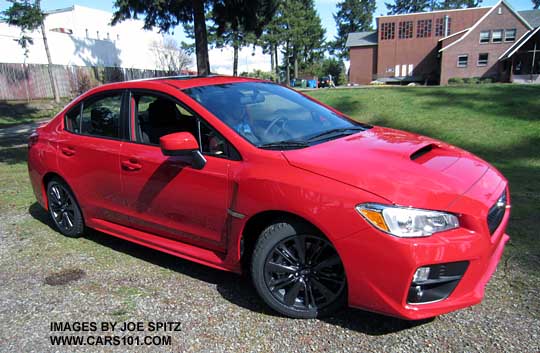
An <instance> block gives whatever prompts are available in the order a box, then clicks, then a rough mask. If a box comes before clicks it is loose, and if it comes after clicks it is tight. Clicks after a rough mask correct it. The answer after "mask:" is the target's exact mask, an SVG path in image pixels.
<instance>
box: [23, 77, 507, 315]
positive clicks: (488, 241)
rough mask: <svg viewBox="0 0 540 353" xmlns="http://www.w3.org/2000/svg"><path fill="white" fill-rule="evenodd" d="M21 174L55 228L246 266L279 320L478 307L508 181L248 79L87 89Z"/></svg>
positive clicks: (464, 156)
mask: <svg viewBox="0 0 540 353" xmlns="http://www.w3.org/2000/svg"><path fill="white" fill-rule="evenodd" d="M28 169H29V173H30V179H31V181H32V186H33V189H34V193H35V195H36V198H37V200H38V201H39V203H40V204H41V205H42V206H43V207H45V208H46V209H47V210H48V211H49V213H50V215H51V218H52V219H53V221H54V223H55V225H56V226H57V228H58V230H59V231H60V232H61V233H62V234H64V235H66V236H73V237H76V236H80V235H82V234H83V232H84V229H85V227H90V228H93V229H97V230H99V231H102V232H105V233H108V234H111V235H113V236H117V237H120V238H123V239H126V240H129V241H132V242H135V243H138V244H141V245H144V246H147V247H150V248H153V249H157V250H161V251H163V252H166V253H169V254H173V255H176V256H179V257H182V258H186V259H189V260H192V261H195V262H199V263H202V264H205V265H208V266H211V267H215V268H218V269H222V270H226V271H234V272H238V273H240V272H242V271H247V272H250V273H251V277H252V278H253V283H254V286H255V288H256V290H257V292H258V293H259V295H260V296H261V298H262V299H263V300H264V301H265V302H266V303H267V304H268V305H269V306H270V307H271V308H273V309H274V310H276V311H278V312H279V313H282V314H284V315H287V316H290V317H297V318H312V317H317V316H322V315H327V314H329V313H332V312H333V311H334V310H336V309H337V308H339V307H340V306H342V305H344V304H348V305H350V306H353V307H358V308H362V309H365V310H370V311H374V312H379V313H383V314H387V315H392V316H397V317H402V318H407V319H421V318H427V317H433V316H436V315H440V314H443V313H447V312H450V311H452V310H456V309H460V308H464V307H467V306H471V305H474V304H477V303H479V302H480V301H481V300H482V297H483V294H484V287H485V285H486V283H487V282H488V280H489V278H490V277H491V275H492V273H493V272H494V271H495V268H496V266H497V263H498V262H499V259H500V257H501V255H502V252H503V249H504V246H505V243H506V242H507V241H508V239H509V238H508V235H506V234H505V229H506V226H507V223H508V218H509V214H510V212H509V208H510V206H509V193H508V187H507V184H508V183H507V181H506V179H505V178H504V177H503V176H502V175H501V174H500V173H499V172H498V171H497V170H495V169H494V168H493V167H492V166H490V165H489V164H488V163H486V162H484V161H482V160H481V159H479V158H477V157H475V156H473V155H472V154H470V153H468V152H466V151H463V150H461V149H459V148H456V147H453V146H450V145H448V144H445V143H443V142H440V141H437V140H433V139H430V138H427V137H423V136H418V135H414V134H410V133H407V132H403V131H397V130H392V129H387V128H382V127H377V126H370V125H366V124H362V123H359V122H356V121H354V120H352V119H350V118H348V117H347V116H345V115H343V114H342V113H340V112H338V111H336V110H335V109H332V108H331V107H328V106H326V105H324V104H322V103H319V102H317V101H315V100H314V99H312V98H310V97H307V96H304V95H302V94H301V93H298V92H296V91H294V90H291V89H288V88H286V87H282V86H280V85H276V84H273V83H270V82H265V81H258V80H252V79H243V78H231V77H200V78H190V79H185V78H167V79H155V80H143V81H133V82H123V83H115V84H109V85H105V86H101V87H98V88H95V89H92V90H91V91H89V92H87V93H85V94H84V95H82V96H80V97H78V98H77V99H75V100H74V101H73V102H72V103H70V104H69V105H68V106H67V107H66V108H65V109H64V110H63V111H62V112H60V113H59V114H58V115H57V116H56V117H55V118H54V119H53V120H52V121H51V122H49V123H48V124H47V125H45V126H43V127H40V128H39V129H37V131H36V132H35V133H34V134H33V135H32V136H31V138H30V141H29V156H28Z"/></svg>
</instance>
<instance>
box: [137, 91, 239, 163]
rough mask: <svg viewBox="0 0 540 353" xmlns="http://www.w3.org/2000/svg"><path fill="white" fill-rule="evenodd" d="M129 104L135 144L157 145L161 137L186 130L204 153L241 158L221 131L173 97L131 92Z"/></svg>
mask: <svg viewBox="0 0 540 353" xmlns="http://www.w3.org/2000/svg"><path fill="white" fill-rule="evenodd" d="M132 107H134V111H133V112H132V114H133V115H134V117H133V118H134V122H135V126H134V129H135V138H136V141H137V142H139V143H143V144H146V145H155V146H158V145H159V138H160V137H161V136H165V135H168V134H172V133H175V132H189V133H191V134H192V135H193V136H195V138H196V139H197V140H199V146H200V149H201V152H202V153H203V154H204V155H207V156H213V157H219V158H228V159H233V160H240V159H241V158H240V154H239V153H238V151H237V150H236V149H235V148H234V147H233V146H232V145H231V144H230V143H229V142H227V140H225V138H224V137H223V136H221V134H219V133H218V132H217V131H216V130H215V129H214V128H212V127H211V126H210V125H209V124H208V123H206V122H205V121H203V120H202V119H200V118H199V117H198V116H195V115H194V114H193V113H192V112H191V111H189V110H188V109H186V108H185V107H184V106H182V105H181V104H178V103H177V102H176V101H174V100H173V99H170V98H166V97H164V96H161V95H157V94H156V95H153V94H149V93H142V94H133V95H132ZM199 126H200V134H199Z"/></svg>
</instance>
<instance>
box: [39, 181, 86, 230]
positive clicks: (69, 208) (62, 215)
mask: <svg viewBox="0 0 540 353" xmlns="http://www.w3.org/2000/svg"><path fill="white" fill-rule="evenodd" d="M47 201H48V205H49V214H50V215H51V218H52V220H53V222H54V224H55V225H56V228H57V229H58V230H59V231H60V233H62V234H64V235H66V236H68V237H78V236H81V235H82V233H83V231H84V221H83V218H82V214H81V210H80V208H79V205H78V204H77V201H76V200H75V197H74V196H73V193H72V192H71V190H70V189H69V187H68V186H67V185H66V184H65V183H64V182H62V181H61V180H59V179H53V180H52V181H50V182H49V184H48V185H47Z"/></svg>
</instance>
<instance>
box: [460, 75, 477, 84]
mask: <svg viewBox="0 0 540 353" xmlns="http://www.w3.org/2000/svg"><path fill="white" fill-rule="evenodd" d="M463 83H466V84H469V85H475V84H478V83H480V79H479V78H478V77H466V78H464V79H463Z"/></svg>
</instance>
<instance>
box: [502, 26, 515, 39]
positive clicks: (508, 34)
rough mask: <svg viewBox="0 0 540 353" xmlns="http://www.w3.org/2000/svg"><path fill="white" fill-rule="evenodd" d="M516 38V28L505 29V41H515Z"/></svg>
mask: <svg viewBox="0 0 540 353" xmlns="http://www.w3.org/2000/svg"><path fill="white" fill-rule="evenodd" d="M515 40H516V29H515V28H512V29H507V30H506V31H504V41H505V42H513V41H515Z"/></svg>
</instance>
